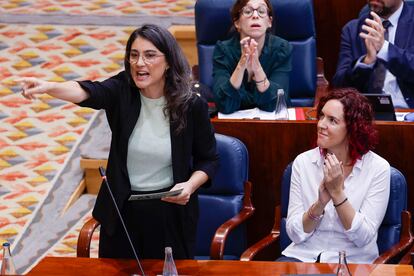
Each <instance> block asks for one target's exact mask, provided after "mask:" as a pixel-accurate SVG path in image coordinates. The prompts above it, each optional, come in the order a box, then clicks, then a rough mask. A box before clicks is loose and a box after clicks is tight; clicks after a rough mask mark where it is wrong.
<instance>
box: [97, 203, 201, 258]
mask: <svg viewBox="0 0 414 276" xmlns="http://www.w3.org/2000/svg"><path fill="white" fill-rule="evenodd" d="M125 205H126V206H125V208H124V209H123V212H122V213H123V218H124V221H125V224H126V228H127V229H128V232H129V235H130V237H131V240H132V243H133V244H134V248H135V250H136V252H137V254H138V257H139V258H143V259H163V258H164V248H165V247H167V246H170V247H172V251H173V256H174V258H175V259H193V258H194V249H195V235H196V227H197V217H198V202H197V200H196V197H192V199H190V201H189V202H188V204H187V205H185V206H181V205H177V204H173V203H168V202H164V201H161V200H159V199H153V200H142V201H128V203H126V204H125ZM99 257H101V258H134V254H133V251H132V249H131V246H130V244H129V242H128V239H127V237H126V234H125V231H124V229H123V228H122V225H121V223H120V222H119V227H118V229H117V231H116V233H115V235H113V236H109V235H107V233H106V232H105V229H104V228H103V227H102V228H101V231H100V238H99Z"/></svg>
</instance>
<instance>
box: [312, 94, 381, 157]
mask: <svg viewBox="0 0 414 276" xmlns="http://www.w3.org/2000/svg"><path fill="white" fill-rule="evenodd" d="M330 100H338V101H340V102H341V103H342V105H343V107H344V118H345V123H346V129H347V133H348V141H349V156H350V158H351V160H352V164H354V163H355V162H356V160H357V159H360V158H361V156H362V155H364V154H365V153H367V152H368V151H369V150H373V149H374V147H375V145H376V144H377V143H378V131H377V130H376V129H375V127H374V124H373V121H374V115H373V110H372V106H371V104H370V102H369V101H368V99H367V98H366V97H365V96H363V95H362V94H361V93H359V92H358V90H356V89H354V88H338V89H334V90H332V91H331V92H330V93H329V94H328V95H326V96H325V97H322V98H321V99H320V101H319V104H318V107H317V116H318V118H320V116H321V114H322V108H323V107H324V106H325V104H326V103H327V102H328V101H330Z"/></svg>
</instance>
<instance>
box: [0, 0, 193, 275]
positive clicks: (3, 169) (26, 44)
mask: <svg viewBox="0 0 414 276" xmlns="http://www.w3.org/2000/svg"><path fill="white" fill-rule="evenodd" d="M193 7H194V1H174V0H165V1H157V0H155V1H151V0H137V1H114V0H113V1H104V0H101V1H81V0H78V1H65V0H60V1H24V0H12V1H0V243H2V242H4V241H6V240H7V241H9V242H11V243H12V251H13V254H14V261H15V263H16V266H17V268H18V272H19V273H24V272H26V271H28V270H29V269H30V268H31V267H32V266H34V265H35V264H36V263H37V262H38V261H39V260H40V259H41V258H42V257H43V256H46V255H53V256H75V255H76V241H77V235H78V231H79V229H80V227H81V225H83V223H84V222H85V221H86V220H87V219H88V218H89V217H90V215H91V209H92V207H93V204H94V200H95V197H94V196H88V195H84V196H82V197H81V198H80V199H79V200H78V202H76V203H75V204H74V205H73V206H72V207H71V208H70V209H69V210H68V211H67V212H66V213H64V212H63V210H64V209H65V207H66V203H67V201H68V199H69V198H70V195H71V194H72V193H73V191H74V190H75V189H76V187H77V185H78V184H79V182H80V180H81V178H82V171H81V169H80V168H79V159H80V156H81V155H83V154H85V153H90V152H91V151H93V150H91V149H96V147H95V146H96V144H97V141H96V139H97V137H99V136H101V137H102V135H104V136H105V138H106V140H108V136H109V135H110V133H107V132H108V130H107V126H106V122H105V116H104V114H103V113H102V112H96V111H94V110H90V109H86V108H81V107H78V106H76V105H74V104H68V103H65V102H63V101H60V100H57V99H55V98H52V97H49V96H47V95H42V96H40V97H38V99H36V100H34V101H29V100H26V99H24V98H23V97H21V95H20V92H21V91H20V87H19V85H18V84H17V83H16V81H15V79H16V78H18V77H22V76H35V77H40V78H42V79H45V80H53V81H66V80H74V79H92V80H99V79H104V78H106V77H109V76H112V75H114V74H116V73H117V72H118V71H120V70H122V68H123V56H124V45H125V43H126V40H127V38H128V36H129V34H130V32H131V31H132V30H133V29H135V28H136V27H137V26H138V25H139V24H142V23H144V22H147V20H149V18H151V19H150V22H148V23H152V22H153V21H155V22H156V23H157V24H161V25H163V26H165V27H168V26H170V25H171V24H172V23H174V22H175V21H177V19H178V21H180V20H181V22H184V23H186V24H192V23H193ZM50 15H53V17H50V18H49V16H50ZM34 16H39V18H42V20H41V22H49V21H50V24H32V23H31V22H36V23H38V20H35V21H32V19H33V17H34ZM126 16H127V17H129V18H130V19H131V20H133V21H135V22H136V23H134V25H130V26H125V25H126V22H128V20H124V22H123V23H122V24H117V22H122V21H123V20H122V19H123V18H124V17H126ZM148 16H150V17H148ZM68 17H70V21H69V23H70V24H66V23H67V22H66V21H65V20H67V19H68ZM86 17H90V18H92V19H90V20H91V21H93V24H92V25H89V24H88V25H78V23H77V22H84V21H85V20H84V18H86ZM59 18H60V19H62V20H59ZM172 18H174V20H171V19H172ZM77 19H80V20H77ZM82 20H83V21H82ZM16 21H18V22H25V23H17V22H16ZM86 21H87V20H86ZM62 22H65V24H61V23H62ZM113 22H115V25H113V26H109V25H108V24H112V23H113ZM100 132H104V134H102V133H100ZM91 145H94V147H91ZM97 151H98V154H101V155H102V154H105V151H107V148H105V143H103V144H102V145H101V147H100V148H99V149H97ZM99 151H101V152H99ZM0 254H1V253H0ZM92 255H94V256H96V255H97V236H96V237H94V242H93V244H92Z"/></svg>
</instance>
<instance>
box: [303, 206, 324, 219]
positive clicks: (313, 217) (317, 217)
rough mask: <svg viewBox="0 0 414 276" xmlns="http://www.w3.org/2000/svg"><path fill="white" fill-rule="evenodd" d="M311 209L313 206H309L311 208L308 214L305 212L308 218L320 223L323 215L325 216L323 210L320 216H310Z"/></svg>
mask: <svg viewBox="0 0 414 276" xmlns="http://www.w3.org/2000/svg"><path fill="white" fill-rule="evenodd" d="M312 207H313V204H312V205H311V207H310V208H309V209H308V212H307V214H308V216H309V218H310V219H311V220H313V221H320V220H321V218H322V217H323V215H324V214H325V210H323V212H322V214H321V215H320V216H315V215H314V214H312V211H311V210H312Z"/></svg>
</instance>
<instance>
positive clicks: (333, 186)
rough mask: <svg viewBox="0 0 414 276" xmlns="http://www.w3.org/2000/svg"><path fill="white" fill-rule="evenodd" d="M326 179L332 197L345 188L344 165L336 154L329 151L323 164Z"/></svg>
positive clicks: (326, 185)
mask: <svg viewBox="0 0 414 276" xmlns="http://www.w3.org/2000/svg"><path fill="white" fill-rule="evenodd" d="M323 173H324V179H325V187H326V189H327V190H328V192H329V194H330V195H331V197H336V196H338V195H340V194H341V193H342V192H343V189H344V181H345V178H344V167H343V165H342V162H339V161H338V159H337V158H336V156H335V154H333V153H328V154H327V155H326V158H325V164H324V166H323Z"/></svg>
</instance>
